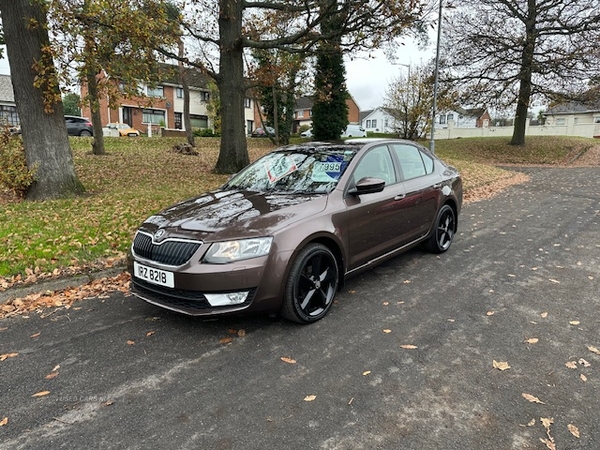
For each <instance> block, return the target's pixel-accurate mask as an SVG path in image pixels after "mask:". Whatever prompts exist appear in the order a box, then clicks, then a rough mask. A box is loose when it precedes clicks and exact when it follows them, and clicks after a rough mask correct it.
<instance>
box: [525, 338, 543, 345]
mask: <svg viewBox="0 0 600 450" xmlns="http://www.w3.org/2000/svg"><path fill="white" fill-rule="evenodd" d="M539 341H540V340H539V339H538V338H529V339H527V340H526V341H525V342H526V343H528V344H537V343H538V342H539Z"/></svg>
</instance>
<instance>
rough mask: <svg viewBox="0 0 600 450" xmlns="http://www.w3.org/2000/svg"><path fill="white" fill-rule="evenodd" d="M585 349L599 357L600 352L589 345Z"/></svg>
mask: <svg viewBox="0 0 600 450" xmlns="http://www.w3.org/2000/svg"><path fill="white" fill-rule="evenodd" d="M587 349H588V350H589V351H590V352H592V353H595V354H596V355H600V350H598V349H597V348H596V347H592V346H591V345H589V346H588V348H587Z"/></svg>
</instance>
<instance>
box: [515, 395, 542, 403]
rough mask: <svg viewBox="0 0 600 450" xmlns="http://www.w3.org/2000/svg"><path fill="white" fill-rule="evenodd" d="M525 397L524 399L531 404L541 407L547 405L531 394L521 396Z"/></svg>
mask: <svg viewBox="0 0 600 450" xmlns="http://www.w3.org/2000/svg"><path fill="white" fill-rule="evenodd" d="M521 395H522V396H523V398H524V399H525V400H527V401H529V402H531V403H539V404H540V405H545V403H544V402H543V401H541V400H540V399H539V398H537V397H535V396H533V395H531V394H526V393H522V394H521Z"/></svg>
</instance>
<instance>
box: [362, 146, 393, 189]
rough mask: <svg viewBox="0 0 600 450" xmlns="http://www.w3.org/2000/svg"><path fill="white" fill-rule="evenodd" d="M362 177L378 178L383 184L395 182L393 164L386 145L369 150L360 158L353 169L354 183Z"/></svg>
mask: <svg viewBox="0 0 600 450" xmlns="http://www.w3.org/2000/svg"><path fill="white" fill-rule="evenodd" d="M364 177H372V178H379V179H381V180H383V181H385V184H392V183H395V182H396V172H395V170H394V164H393V162H392V158H391V156H390V152H389V151H388V149H387V147H386V146H382V147H376V148H374V149H372V150H369V152H368V153H367V154H366V155H365V156H364V157H363V158H362V159H361V160H360V162H359V163H358V165H357V166H356V170H355V171H354V183H357V182H358V181H359V180H360V179H361V178H364Z"/></svg>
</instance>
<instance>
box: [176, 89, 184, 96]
mask: <svg viewBox="0 0 600 450" xmlns="http://www.w3.org/2000/svg"><path fill="white" fill-rule="evenodd" d="M175 95H177V98H183V88H175Z"/></svg>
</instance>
